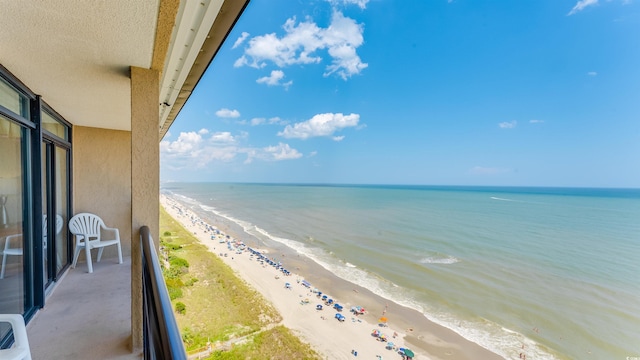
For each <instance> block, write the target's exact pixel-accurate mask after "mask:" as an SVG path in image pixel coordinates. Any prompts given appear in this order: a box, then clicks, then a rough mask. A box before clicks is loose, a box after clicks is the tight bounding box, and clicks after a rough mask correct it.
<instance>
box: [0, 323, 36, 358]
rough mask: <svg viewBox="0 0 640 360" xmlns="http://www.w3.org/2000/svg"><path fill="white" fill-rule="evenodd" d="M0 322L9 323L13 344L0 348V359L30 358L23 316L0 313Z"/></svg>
mask: <svg viewBox="0 0 640 360" xmlns="http://www.w3.org/2000/svg"><path fill="white" fill-rule="evenodd" d="M0 322H5V323H9V324H10V325H11V329H12V330H13V346H12V347H10V348H8V349H0V359H3V360H5V359H6V360H31V350H30V349H29V338H27V328H26V326H25V324H24V318H23V317H22V315H20V314H0Z"/></svg>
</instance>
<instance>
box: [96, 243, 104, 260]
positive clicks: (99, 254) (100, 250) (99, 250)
mask: <svg viewBox="0 0 640 360" xmlns="http://www.w3.org/2000/svg"><path fill="white" fill-rule="evenodd" d="M102 250H104V248H102V247H101V248H100V249H98V259H97V260H98V261H97V262H100V259H102Z"/></svg>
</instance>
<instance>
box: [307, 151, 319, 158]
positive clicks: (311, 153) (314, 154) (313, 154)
mask: <svg viewBox="0 0 640 360" xmlns="http://www.w3.org/2000/svg"><path fill="white" fill-rule="evenodd" d="M316 155H318V152H317V151H312V152H310V153H309V155H307V156H308V157H314V156H316Z"/></svg>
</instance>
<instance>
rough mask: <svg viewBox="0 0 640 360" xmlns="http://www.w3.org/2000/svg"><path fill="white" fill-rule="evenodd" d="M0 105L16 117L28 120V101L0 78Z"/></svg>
mask: <svg viewBox="0 0 640 360" xmlns="http://www.w3.org/2000/svg"><path fill="white" fill-rule="evenodd" d="M0 105H2V106H4V107H6V108H7V109H9V110H11V111H12V112H13V113H15V114H17V115H21V116H23V117H25V118H27V119H28V118H29V99H27V97H26V96H24V95H23V94H22V93H20V92H19V91H17V90H16V89H14V88H13V86H11V85H9V84H8V83H7V82H6V81H5V80H4V79H2V78H0Z"/></svg>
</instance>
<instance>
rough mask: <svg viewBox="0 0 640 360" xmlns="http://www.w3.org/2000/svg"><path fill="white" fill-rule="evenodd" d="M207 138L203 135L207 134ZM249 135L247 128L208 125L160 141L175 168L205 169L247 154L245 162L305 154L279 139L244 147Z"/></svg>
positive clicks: (165, 161)
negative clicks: (236, 130) (213, 129)
mask: <svg viewBox="0 0 640 360" xmlns="http://www.w3.org/2000/svg"><path fill="white" fill-rule="evenodd" d="M208 134H210V136H209V137H207V138H205V137H203V135H208ZM248 138H249V134H248V133H247V132H240V133H239V134H236V135H233V134H232V133H230V132H227V131H220V132H214V133H211V132H210V131H209V130H207V129H202V130H199V131H197V132H196V131H190V132H182V133H180V136H178V139H177V140H175V141H171V140H163V141H161V142H160V154H161V156H160V158H161V160H162V164H163V165H162V166H166V167H167V168H169V169H172V170H181V169H202V168H206V167H207V166H209V165H210V164H211V163H215V162H225V163H229V162H233V161H237V159H238V158H239V157H240V156H241V155H243V154H246V156H247V159H246V160H245V163H251V162H252V161H253V160H254V159H258V160H262V161H280V160H292V159H298V158H301V157H302V156H303V154H301V153H300V152H299V151H298V150H296V149H293V148H291V147H290V146H289V145H288V144H284V143H279V144H278V145H275V146H267V147H264V148H255V147H243V146H241V143H242V142H244V141H246V140H247V139H248Z"/></svg>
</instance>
